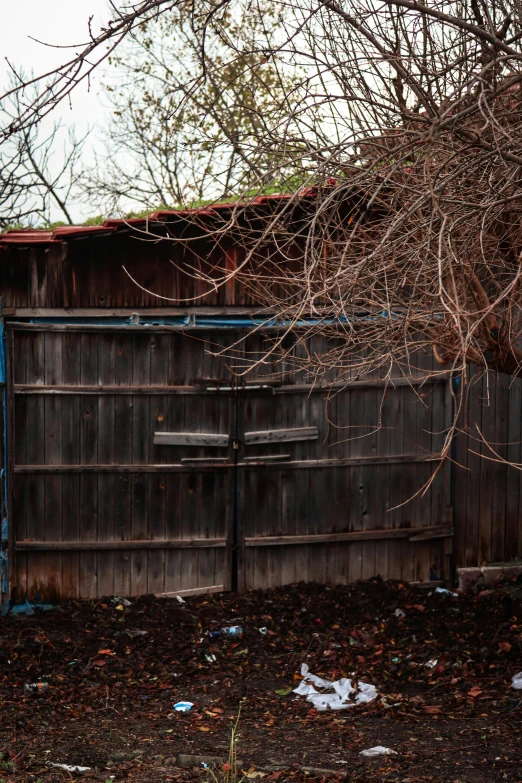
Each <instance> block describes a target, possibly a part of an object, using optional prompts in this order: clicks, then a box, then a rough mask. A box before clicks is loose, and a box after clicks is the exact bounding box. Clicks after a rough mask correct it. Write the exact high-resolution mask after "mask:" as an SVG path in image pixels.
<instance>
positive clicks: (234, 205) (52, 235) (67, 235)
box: [0, 188, 317, 246]
mask: <svg viewBox="0 0 522 783" xmlns="http://www.w3.org/2000/svg"><path fill="white" fill-rule="evenodd" d="M316 192H317V191H316V190H315V189H314V188H304V189H303V190H302V191H301V192H300V194H299V196H300V198H306V197H311V196H313V195H315V194H316ZM290 198H291V196H290V195H289V194H282V193H274V194H272V195H269V196H257V197H256V198H254V199H252V200H251V201H248V202H237V201H236V202H228V203H222V204H211V205H209V206H207V207H203V208H193V209H177V210H162V211H158V212H153V213H152V214H150V215H148V216H147V217H139V218H129V219H128V220H126V219H124V218H113V219H109V220H105V221H104V222H103V223H102V224H101V225H99V226H59V227H58V228H55V229H53V230H52V231H46V230H45V229H36V228H35V229H14V230H12V231H7V232H5V233H3V234H2V233H0V246H8V245H42V244H54V243H57V242H63V241H65V240H67V239H73V238H80V237H82V236H89V235H92V234H95V235H96V234H98V235H102V234H111V233H113V232H115V231H118V229H121V228H126V227H129V226H130V227H135V228H138V227H140V226H145V225H146V224H147V223H148V224H149V225H150V224H153V225H154V224H164V223H172V222H176V221H177V220H179V219H181V221H182V222H183V218H189V217H194V216H196V215H197V216H202V217H203V216H218V215H219V214H220V213H223V212H227V211H230V210H233V209H241V210H243V211H245V210H246V211H250V210H252V211H253V212H255V210H256V208H258V207H260V206H262V205H264V204H265V205H268V204H271V203H276V204H277V203H282V202H285V201H288V200H289V199H290Z"/></svg>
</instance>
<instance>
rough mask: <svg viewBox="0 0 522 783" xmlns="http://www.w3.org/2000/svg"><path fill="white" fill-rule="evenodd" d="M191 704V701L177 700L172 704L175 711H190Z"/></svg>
mask: <svg viewBox="0 0 522 783" xmlns="http://www.w3.org/2000/svg"><path fill="white" fill-rule="evenodd" d="M193 706H194V705H193V704H192V702H191V701H178V703H177V704H175V705H174V709H175V710H176V712H190V710H191V709H192V707H193Z"/></svg>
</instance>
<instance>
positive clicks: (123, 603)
mask: <svg viewBox="0 0 522 783" xmlns="http://www.w3.org/2000/svg"><path fill="white" fill-rule="evenodd" d="M111 603H113V604H118V606H116V609H120V611H121V609H123V607H124V606H132V602H131V601H129V599H128V598H120V597H119V596H117V595H115V596H113V597H112V598H111Z"/></svg>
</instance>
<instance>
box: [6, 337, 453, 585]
mask: <svg viewBox="0 0 522 783" xmlns="http://www.w3.org/2000/svg"><path fill="white" fill-rule="evenodd" d="M8 334H9V351H10V363H9V364H10V371H9V379H8V381H9V399H10V406H9V421H8V428H9V454H8V456H9V479H10V481H9V524H10V531H11V537H10V554H11V583H12V587H13V588H14V591H15V595H17V596H18V597H24V596H25V595H28V596H29V597H34V596H35V594H36V593H39V594H40V595H41V596H43V597H46V598H53V597H64V596H82V597H95V596H103V595H109V594H118V595H132V594H140V593H155V594H162V593H172V592H176V591H180V590H191V591H205V590H209V589H212V588H215V589H219V588H221V587H224V588H227V589H229V588H233V589H240V590H242V589H246V588H250V587H260V588H264V587H269V586H273V585H277V584H287V583H291V582H296V581H301V580H305V581H320V582H348V581H354V580H355V579H358V578H366V577H371V576H375V575H377V574H380V575H381V576H382V577H383V578H388V577H392V578H402V579H419V580H425V579H428V578H429V577H430V573H431V575H432V576H433V575H435V576H442V574H443V572H444V569H445V567H446V566H445V557H446V556H447V554H448V545H447V544H448V541H449V540H450V536H451V517H450V510H449V508H448V483H449V482H448V477H447V471H446V470H445V469H443V470H439V471H437V467H438V463H437V462H436V461H433V460H430V456H431V455H432V454H434V453H436V452H437V450H438V448H439V447H440V443H441V439H442V433H443V431H444V427H445V426H446V423H447V421H448V400H449V395H448V391H447V387H446V384H445V383H442V382H428V383H424V384H423V385H422V386H421V383H422V373H420V372H419V378H418V379H415V378H414V379H413V380H412V379H410V380H409V381H408V382H405V381H404V380H401V379H398V380H397V382H396V383H395V385H394V386H393V387H389V388H388V390H387V391H386V394H385V395H384V390H383V386H382V384H381V383H380V382H379V381H378V379H376V378H370V379H367V380H366V381H364V382H362V381H356V382H354V383H353V384H351V385H350V386H348V387H346V388H342V387H338V386H335V385H334V386H331V387H329V388H323V389H319V388H318V386H317V385H314V384H313V383H312V381H311V379H310V378H308V377H307V376H306V374H305V373H303V372H301V373H295V372H293V368H292V367H291V366H290V363H289V364H288V366H287V365H286V364H285V363H284V362H283V363H280V362H277V361H275V360H273V361H272V359H270V358H269V357H267V355H266V351H267V346H266V343H265V338H264V337H263V336H262V335H260V334H258V333H254V334H250V335H248V336H247V337H246V338H245V336H244V333H240V332H237V331H230V330H226V329H222V330H219V329H214V330H213V331H212V332H210V331H204V330H202V329H199V330H194V331H193V332H190V333H186V332H183V331H182V330H179V329H178V330H173V329H169V328H166V327H165V328H162V327H147V328H144V327H138V326H136V327H125V326H117V325H114V326H111V325H108V326H107V325H105V326H102V325H98V326H96V325H91V324H84V325H82V324H72V325H67V326H66V325H63V324H51V325H48V324H11V325H10V327H9V331H8ZM323 348H324V347H323ZM296 350H298V348H296ZM263 357H265V358H264V359H263ZM257 359H263V360H262V361H261V362H260V363H256V361H257ZM249 368H250V369H249ZM432 477H434V479H433V481H432V483H431V485H430V487H429V489H428V491H427V492H426V493H424V494H423V495H420V494H419V495H417V497H415V499H413V500H410V498H411V497H412V496H413V495H414V494H415V493H416V492H417V490H418V489H419V488H420V487H421V486H422V485H424V484H426V483H427V482H428V481H429V480H430V479H431V478H432ZM406 501H409V502H406Z"/></svg>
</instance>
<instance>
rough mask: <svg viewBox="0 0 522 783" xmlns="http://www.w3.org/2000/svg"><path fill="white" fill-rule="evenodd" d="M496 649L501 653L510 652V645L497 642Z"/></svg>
mask: <svg viewBox="0 0 522 783" xmlns="http://www.w3.org/2000/svg"><path fill="white" fill-rule="evenodd" d="M498 649H499V650H501V652H507V653H508V652H510V651H511V645H510V643H509V642H499V645H498Z"/></svg>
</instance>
